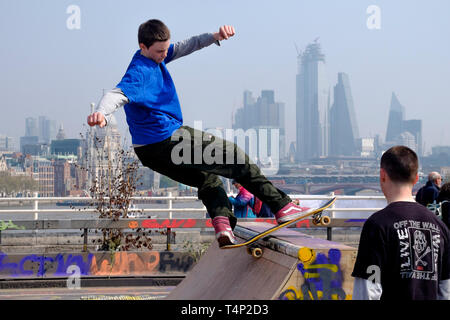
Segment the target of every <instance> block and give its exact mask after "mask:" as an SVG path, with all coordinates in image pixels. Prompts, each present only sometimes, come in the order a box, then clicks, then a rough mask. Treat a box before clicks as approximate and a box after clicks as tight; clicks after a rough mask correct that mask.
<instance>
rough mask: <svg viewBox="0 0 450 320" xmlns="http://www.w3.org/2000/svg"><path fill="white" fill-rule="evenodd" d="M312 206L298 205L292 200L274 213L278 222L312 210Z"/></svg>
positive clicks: (280, 222)
mask: <svg viewBox="0 0 450 320" xmlns="http://www.w3.org/2000/svg"><path fill="white" fill-rule="evenodd" d="M312 210H313V209H312V208H308V207H300V206H298V205H296V204H294V203H292V202H290V203H288V204H287V205H285V206H284V207H283V208H281V210H280V211H278V212H277V213H276V214H275V218H276V219H277V222H278V224H282V223H284V222H287V221H290V220H293V219H295V218H298V217H300V216H301V215H303V214H305V213H308V212H310V211H312Z"/></svg>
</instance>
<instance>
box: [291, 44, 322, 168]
mask: <svg viewBox="0 0 450 320" xmlns="http://www.w3.org/2000/svg"><path fill="white" fill-rule="evenodd" d="M297 59H298V74H297V84H296V85H297V89H296V91H297V97H296V100H297V102H296V104H297V105H296V111H297V114H296V125H297V131H296V141H297V148H296V151H297V161H305V160H308V159H311V158H316V157H320V156H327V155H328V119H327V118H328V104H329V103H328V101H329V88H328V84H327V79H326V73H325V56H324V55H323V54H322V50H321V47H320V44H319V43H318V42H317V40H315V41H314V43H312V44H309V45H308V46H307V47H306V49H305V50H304V52H303V53H300V54H299V55H298V57H297Z"/></svg>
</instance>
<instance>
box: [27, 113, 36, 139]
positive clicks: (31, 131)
mask: <svg viewBox="0 0 450 320" xmlns="http://www.w3.org/2000/svg"><path fill="white" fill-rule="evenodd" d="M33 136H35V137H38V136H39V130H38V124H37V120H36V118H32V117H28V118H25V137H33Z"/></svg>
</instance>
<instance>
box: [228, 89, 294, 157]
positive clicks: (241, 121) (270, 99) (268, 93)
mask: <svg viewBox="0 0 450 320" xmlns="http://www.w3.org/2000/svg"><path fill="white" fill-rule="evenodd" d="M243 98H244V100H243V102H244V106H243V107H242V108H240V109H238V110H237V111H236V114H235V117H234V122H233V129H243V130H244V131H245V130H248V129H256V130H258V129H265V130H266V132H267V134H268V137H270V136H271V130H278V131H279V155H280V157H281V158H284V157H285V155H286V146H285V139H286V134H285V114H284V112H285V111H284V109H285V105H284V103H282V102H275V92H274V91H273V90H262V91H261V96H260V97H258V98H257V99H254V98H253V96H252V93H251V92H250V91H248V90H246V91H244V96H243ZM261 132H262V131H261ZM261 132H259V133H261ZM259 145H260V143H259V142H257V145H256V149H258V148H259ZM268 147H269V149H270V148H271V142H270V139H269V140H268ZM245 151H246V152H249V150H247V149H246V150H245ZM257 153H258V154H259V152H257Z"/></svg>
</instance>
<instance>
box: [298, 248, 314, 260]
mask: <svg viewBox="0 0 450 320" xmlns="http://www.w3.org/2000/svg"><path fill="white" fill-rule="evenodd" d="M298 258H299V259H300V261H301V262H303V263H305V264H308V263H311V262H313V261H314V258H315V253H314V250H312V249H310V248H307V247H303V248H300V249H299V250H298Z"/></svg>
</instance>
